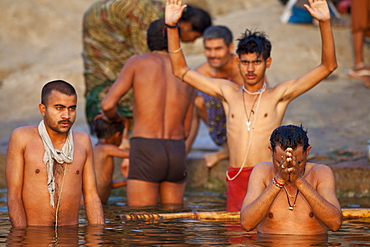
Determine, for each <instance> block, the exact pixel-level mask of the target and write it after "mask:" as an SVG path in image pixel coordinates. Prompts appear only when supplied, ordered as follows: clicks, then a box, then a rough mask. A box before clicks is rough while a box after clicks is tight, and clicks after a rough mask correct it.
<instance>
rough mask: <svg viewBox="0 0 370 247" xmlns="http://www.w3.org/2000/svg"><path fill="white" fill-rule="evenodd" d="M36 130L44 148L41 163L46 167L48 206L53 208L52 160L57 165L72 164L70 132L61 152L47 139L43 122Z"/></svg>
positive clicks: (72, 147)
mask: <svg viewBox="0 0 370 247" xmlns="http://www.w3.org/2000/svg"><path fill="white" fill-rule="evenodd" d="M38 130H39V134H40V136H41V139H42V141H43V143H44V148H45V153H44V158H43V161H44V163H45V165H46V169H47V173H48V184H47V186H48V190H49V194H50V206H52V207H54V192H55V179H54V160H55V161H56V162H58V163H59V164H63V163H68V164H70V163H72V162H73V152H74V144H73V135H72V130H69V133H68V136H67V140H66V142H65V143H64V145H63V147H62V150H57V149H55V148H54V145H53V143H52V142H51V139H50V137H49V134H48V132H47V131H46V127H45V124H44V120H42V121H41V122H40V124H39V126H38Z"/></svg>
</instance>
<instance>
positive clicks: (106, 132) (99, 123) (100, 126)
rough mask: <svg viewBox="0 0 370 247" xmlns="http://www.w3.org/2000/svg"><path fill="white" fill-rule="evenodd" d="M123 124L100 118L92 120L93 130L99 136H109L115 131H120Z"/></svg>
mask: <svg viewBox="0 0 370 247" xmlns="http://www.w3.org/2000/svg"><path fill="white" fill-rule="evenodd" d="M123 129H124V125H123V123H122V122H112V123H108V122H107V121H105V120H104V119H102V118H99V119H96V120H94V131H95V133H96V136H97V137H98V138H99V139H100V138H109V137H111V136H112V135H114V134H115V133H117V132H122V131H123Z"/></svg>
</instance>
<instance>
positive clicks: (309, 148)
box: [306, 146, 312, 155]
mask: <svg viewBox="0 0 370 247" xmlns="http://www.w3.org/2000/svg"><path fill="white" fill-rule="evenodd" d="M311 148H312V147H311V146H308V148H307V150H306V155H308V154H309V153H310V150H311Z"/></svg>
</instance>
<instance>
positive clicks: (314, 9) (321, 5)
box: [304, 0, 330, 21]
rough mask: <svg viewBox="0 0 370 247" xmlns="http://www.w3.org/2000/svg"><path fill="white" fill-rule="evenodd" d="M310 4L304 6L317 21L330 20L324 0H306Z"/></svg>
mask: <svg viewBox="0 0 370 247" xmlns="http://www.w3.org/2000/svg"><path fill="white" fill-rule="evenodd" d="M308 1H309V3H310V6H308V5H307V4H305V5H304V7H305V8H306V9H307V11H308V12H309V13H310V14H311V16H312V17H314V18H315V19H316V20H318V21H327V20H330V10H329V6H328V3H327V2H326V0H308Z"/></svg>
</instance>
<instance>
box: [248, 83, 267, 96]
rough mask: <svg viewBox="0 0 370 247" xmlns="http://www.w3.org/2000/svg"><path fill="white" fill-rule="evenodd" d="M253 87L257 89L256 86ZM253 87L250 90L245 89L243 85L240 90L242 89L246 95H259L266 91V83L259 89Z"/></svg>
mask: <svg viewBox="0 0 370 247" xmlns="http://www.w3.org/2000/svg"><path fill="white" fill-rule="evenodd" d="M255 87H257V85H255ZM255 87H253V88H252V89H251V88H248V89H247V88H246V87H245V84H244V85H243V87H242V88H243V90H244V92H246V93H248V94H260V93H263V92H264V91H265V90H266V88H267V84H266V82H263V85H262V86H261V87H259V88H255Z"/></svg>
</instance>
